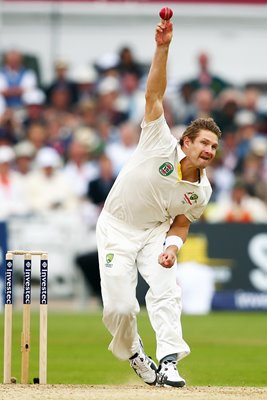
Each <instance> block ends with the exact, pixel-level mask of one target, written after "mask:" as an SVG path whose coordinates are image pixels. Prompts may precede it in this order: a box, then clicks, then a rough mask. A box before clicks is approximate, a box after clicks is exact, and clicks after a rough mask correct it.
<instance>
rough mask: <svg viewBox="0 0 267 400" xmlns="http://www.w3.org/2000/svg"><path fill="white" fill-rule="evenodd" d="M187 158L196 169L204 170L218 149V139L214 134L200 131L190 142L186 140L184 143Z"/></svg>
mask: <svg viewBox="0 0 267 400" xmlns="http://www.w3.org/2000/svg"><path fill="white" fill-rule="evenodd" d="M185 145H186V147H187V152H186V153H187V154H186V155H187V157H188V159H190V161H191V163H192V164H193V165H194V166H195V167H196V168H200V169H203V168H206V167H207V166H208V165H209V164H210V163H211V162H212V160H213V159H214V157H215V155H216V151H217V148H218V137H217V135H215V133H213V132H211V131H207V130H201V131H200V132H199V134H198V136H197V137H196V139H195V140H194V142H192V141H191V140H190V139H188V140H187V141H186V143H185Z"/></svg>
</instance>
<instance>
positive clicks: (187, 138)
mask: <svg viewBox="0 0 267 400" xmlns="http://www.w3.org/2000/svg"><path fill="white" fill-rule="evenodd" d="M190 143H191V139H189V137H188V136H185V137H184V143H183V146H184V147H185V148H186V149H188V147H189V145H190Z"/></svg>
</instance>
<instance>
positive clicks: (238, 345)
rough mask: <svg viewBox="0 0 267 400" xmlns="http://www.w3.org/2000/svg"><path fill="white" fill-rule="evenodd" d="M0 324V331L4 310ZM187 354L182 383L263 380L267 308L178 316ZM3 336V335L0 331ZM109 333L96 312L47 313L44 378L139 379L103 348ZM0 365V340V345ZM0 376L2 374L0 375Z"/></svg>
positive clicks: (145, 330)
mask: <svg viewBox="0 0 267 400" xmlns="http://www.w3.org/2000/svg"><path fill="white" fill-rule="evenodd" d="M0 321H1V324H0V329H1V331H2V332H3V329H4V327H3V316H2V318H1V320H0ZM182 321H183V330H184V338H185V339H186V341H187V342H188V343H189V345H190V347H191V351H192V353H191V355H190V356H189V357H187V358H186V359H184V360H183V361H182V362H181V364H180V367H179V371H180V373H181V375H182V376H184V377H185V378H186V381H187V385H188V386H189V385H192V386H209V385H211V386H266V365H267V362H266V348H267V323H266V321H267V315H266V313H223V312H221V313H212V314H210V315H208V316H183V319H182ZM138 323H139V331H140V334H141V336H142V338H143V341H144V344H145V348H146V352H147V353H148V354H150V355H151V356H153V357H154V355H155V340H154V333H153V331H152V328H151V326H150V324H149V321H148V317H147V314H146V312H145V311H142V312H141V313H140V315H139V317H138ZM21 326H22V316H21V314H20V313H14V316H13V357H12V363H13V366H12V375H13V376H16V377H17V378H18V381H19V380H20V332H21ZM31 327H32V329H31V359H30V377H31V380H32V379H33V377H36V376H38V341H39V333H38V329H39V328H38V327H39V314H37V313H34V312H33V313H32V317H31ZM1 337H3V336H1ZM109 341H110V335H109V333H108V332H107V331H106V330H105V328H104V326H103V324H102V321H101V315H100V314H89V313H86V314H79V313H54V312H50V313H49V319H48V383H50V384H128V383H129V384H130V383H131V384H135V383H137V384H139V383H140V379H139V378H138V377H137V376H136V375H135V374H134V372H133V371H132V370H131V369H130V367H129V366H128V365H127V362H121V361H118V360H117V359H116V358H115V357H114V356H113V355H112V354H111V353H110V352H109V351H108V350H107V346H108V343H109ZM0 366H1V371H3V340H2V344H1V346H0ZM0 379H1V380H2V377H1V378H0Z"/></svg>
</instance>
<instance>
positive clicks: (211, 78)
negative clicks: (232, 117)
mask: <svg viewBox="0 0 267 400" xmlns="http://www.w3.org/2000/svg"><path fill="white" fill-rule="evenodd" d="M197 61H198V73H197V76H196V77H195V78H193V79H191V80H189V81H188V82H187V83H189V84H190V86H191V88H192V90H193V91H196V90H198V89H201V88H209V89H210V90H212V92H213V93H214V96H217V95H218V94H219V93H220V92H221V91H222V90H224V89H226V88H227V87H229V86H230V84H229V83H228V82H227V81H226V80H224V79H223V78H221V77H219V76H218V75H214V74H213V73H212V72H211V70H210V57H209V55H208V54H207V53H206V52H201V53H199V54H198V57H197Z"/></svg>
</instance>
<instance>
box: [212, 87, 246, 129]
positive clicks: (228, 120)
mask: <svg viewBox="0 0 267 400" xmlns="http://www.w3.org/2000/svg"><path fill="white" fill-rule="evenodd" d="M240 107H241V93H240V92H239V91H237V90H234V89H226V90H223V91H222V92H221V93H220V94H219V96H218V97H217V99H216V108H215V110H214V119H215V121H217V123H218V124H220V126H221V127H222V128H221V129H222V132H223V133H224V134H226V133H227V132H235V131H236V130H237V123H236V120H235V117H236V113H237V112H238V111H239V109H240Z"/></svg>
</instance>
